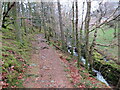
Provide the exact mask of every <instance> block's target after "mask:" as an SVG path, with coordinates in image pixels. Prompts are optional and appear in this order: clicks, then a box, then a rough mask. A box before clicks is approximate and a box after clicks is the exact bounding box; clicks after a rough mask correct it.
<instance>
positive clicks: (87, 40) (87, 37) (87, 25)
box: [85, 0, 91, 69]
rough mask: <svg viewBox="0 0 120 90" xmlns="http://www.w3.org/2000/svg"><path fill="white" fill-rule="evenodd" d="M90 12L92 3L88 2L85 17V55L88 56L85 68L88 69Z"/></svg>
mask: <svg viewBox="0 0 120 90" xmlns="http://www.w3.org/2000/svg"><path fill="white" fill-rule="evenodd" d="M90 11H91V1H90V0H89V1H87V12H86V17H85V54H86V64H85V67H86V69H88V61H89V23H90Z"/></svg>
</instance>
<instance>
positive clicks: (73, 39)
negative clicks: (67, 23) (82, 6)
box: [71, 1, 75, 55]
mask: <svg viewBox="0 0 120 90" xmlns="http://www.w3.org/2000/svg"><path fill="white" fill-rule="evenodd" d="M72 15H73V19H72V25H73V26H72V29H73V30H72V53H71V54H72V55H73V47H74V44H75V42H74V41H75V38H74V33H75V31H74V1H73V5H72Z"/></svg>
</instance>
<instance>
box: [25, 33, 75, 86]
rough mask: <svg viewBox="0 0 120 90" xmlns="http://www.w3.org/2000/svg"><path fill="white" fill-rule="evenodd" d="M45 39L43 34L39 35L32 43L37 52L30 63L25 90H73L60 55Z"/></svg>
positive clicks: (33, 54)
mask: <svg viewBox="0 0 120 90" xmlns="http://www.w3.org/2000/svg"><path fill="white" fill-rule="evenodd" d="M43 37H44V36H43V35H42V34H40V35H37V36H36V41H34V42H32V45H33V47H34V49H35V50H34V52H33V53H32V57H31V60H30V63H29V64H30V67H29V70H28V71H27V75H28V76H29V77H27V79H26V80H25V82H24V86H25V88H72V87H73V85H72V84H71V83H70V81H69V80H68V78H67V77H66V75H67V72H65V71H64V66H63V62H62V61H61V60H60V57H59V55H58V53H57V52H56V51H55V50H54V49H53V48H52V47H51V46H49V45H48V44H47V43H46V40H45V39H44V38H43Z"/></svg>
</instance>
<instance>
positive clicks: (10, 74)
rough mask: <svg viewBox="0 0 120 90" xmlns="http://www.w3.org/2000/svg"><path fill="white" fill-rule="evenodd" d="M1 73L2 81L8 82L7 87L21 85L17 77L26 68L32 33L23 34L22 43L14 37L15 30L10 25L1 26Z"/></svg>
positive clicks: (20, 80)
mask: <svg viewBox="0 0 120 90" xmlns="http://www.w3.org/2000/svg"><path fill="white" fill-rule="evenodd" d="M23 31H24V30H23ZM2 33H3V36H2V44H3V46H2V57H1V58H2V61H3V62H4V63H3V65H2V73H5V75H3V77H4V78H3V81H4V82H6V83H8V84H9V85H8V87H13V86H14V87H23V86H22V82H23V81H22V79H20V78H19V77H20V76H21V74H22V73H24V72H25V69H26V68H27V64H26V62H27V61H28V60H29V58H30V57H29V55H30V53H29V51H30V50H31V43H30V41H31V40H32V38H33V35H34V34H29V35H28V36H25V35H23V37H22V38H23V39H22V43H21V42H19V41H17V40H16V38H15V31H14V29H13V28H12V25H10V26H8V27H7V28H6V29H5V28H2Z"/></svg>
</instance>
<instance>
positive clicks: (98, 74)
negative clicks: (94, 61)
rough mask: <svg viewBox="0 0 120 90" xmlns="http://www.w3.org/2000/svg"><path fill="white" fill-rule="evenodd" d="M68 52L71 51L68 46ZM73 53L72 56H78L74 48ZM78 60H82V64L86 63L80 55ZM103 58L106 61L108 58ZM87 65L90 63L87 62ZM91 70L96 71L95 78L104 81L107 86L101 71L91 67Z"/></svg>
mask: <svg viewBox="0 0 120 90" xmlns="http://www.w3.org/2000/svg"><path fill="white" fill-rule="evenodd" d="M69 47H71V46H69ZM68 52H69V53H71V51H70V48H68ZM73 54H74V56H78V54H77V52H75V50H74V49H73ZM80 60H81V61H82V63H83V64H85V63H86V60H85V58H84V57H82V58H81V59H80ZM104 60H105V61H106V62H108V60H106V58H104ZM89 65H90V64H89V63H88V66H89ZM92 71H93V72H95V73H96V75H97V76H96V78H97V79H98V80H99V81H101V82H103V83H105V84H106V85H107V86H109V84H108V82H107V81H106V80H105V79H104V77H103V76H102V74H101V72H99V71H97V70H95V69H94V68H93V69H92Z"/></svg>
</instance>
